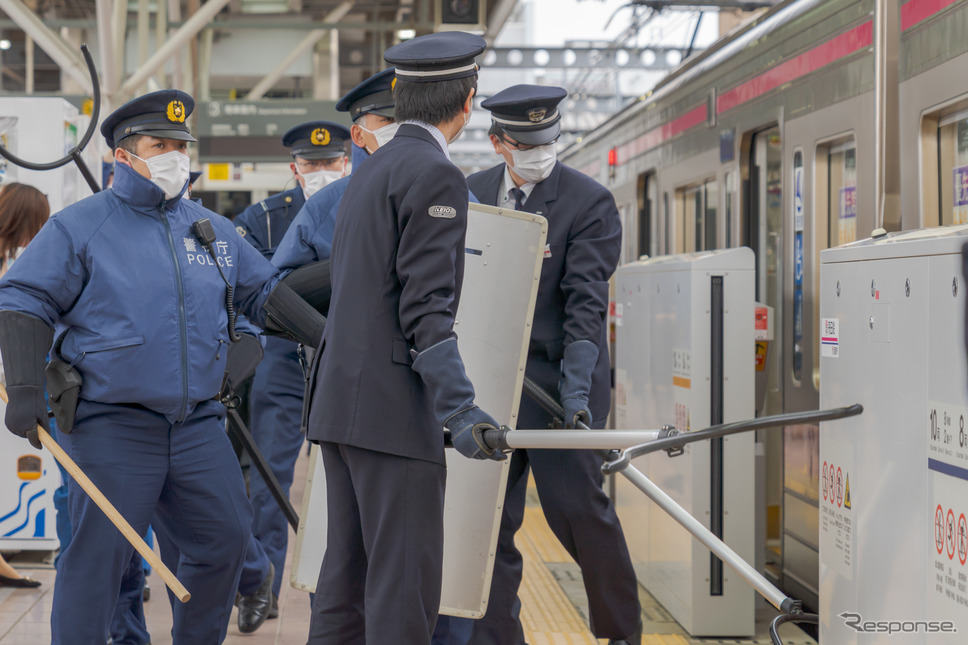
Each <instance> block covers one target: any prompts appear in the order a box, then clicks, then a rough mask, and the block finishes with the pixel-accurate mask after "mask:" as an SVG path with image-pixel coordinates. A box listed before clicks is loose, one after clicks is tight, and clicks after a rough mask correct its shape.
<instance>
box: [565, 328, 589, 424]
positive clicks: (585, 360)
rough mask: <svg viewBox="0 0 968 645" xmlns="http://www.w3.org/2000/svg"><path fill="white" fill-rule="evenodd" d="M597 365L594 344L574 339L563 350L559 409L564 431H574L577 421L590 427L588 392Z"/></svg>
mask: <svg viewBox="0 0 968 645" xmlns="http://www.w3.org/2000/svg"><path fill="white" fill-rule="evenodd" d="M597 362H598V345H596V344H595V343H593V342H592V341H590V340H576V341H575V342H573V343H571V344H570V345H568V346H567V347H565V355H564V358H562V360H561V383H560V384H559V388H558V390H559V393H560V394H561V407H562V408H564V411H565V418H564V423H565V427H566V428H577V427H578V422H579V421H581V422H582V423H584V424H585V425H586V426H591V424H592V413H591V410H589V409H588V395H589V393H590V392H591V389H592V373H593V372H594V371H595V364H596V363H597Z"/></svg>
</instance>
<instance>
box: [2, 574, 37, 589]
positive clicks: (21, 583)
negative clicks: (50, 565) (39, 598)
mask: <svg viewBox="0 0 968 645" xmlns="http://www.w3.org/2000/svg"><path fill="white" fill-rule="evenodd" d="M39 586H40V581H38V580H31V579H30V578H27V577H23V578H8V577H7V576H0V587H20V588H23V589H32V588H34V587H39Z"/></svg>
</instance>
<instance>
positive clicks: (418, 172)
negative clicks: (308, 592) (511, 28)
mask: <svg viewBox="0 0 968 645" xmlns="http://www.w3.org/2000/svg"><path fill="white" fill-rule="evenodd" d="M484 46H485V44H484V40H483V39H482V38H480V37H478V36H473V35H471V34H466V33H462V32H444V33H435V34H430V35H427V36H421V37H419V38H415V39H413V40H409V41H406V42H404V43H401V44H399V45H396V46H394V47H391V48H390V49H389V50H387V52H386V53H385V55H384V58H385V59H386V60H387V62H388V63H390V64H392V65H394V66H395V67H396V80H395V83H394V85H393V87H394V100H395V103H396V109H395V112H396V120H397V122H398V123H400V124H401V125H400V129H399V130H398V131H397V134H396V136H395V137H394V138H393V139H391V140H390V141H389V142H388V143H386V144H385V145H383V146H382V147H381V148H380V149H379V150H377V151H376V152H374V153H373V155H372V156H371V157H370V159H369V160H367V162H366V163H365V164H363V165H362V166H361V167H360V168H359V169H358V170H356V171H355V172H354V173H353V176H352V178H351V179H350V183H349V186H348V187H347V189H346V192H345V193H344V194H343V199H342V201H341V203H340V207H339V214H338V216H337V218H336V230H335V234H334V238H333V249H332V256H331V262H332V265H331V269H332V278H333V291H332V299H331V302H330V309H329V312H330V316H329V319H328V322H327V325H326V330H325V332H324V339H323V342H322V346H321V347H320V352H321V360H320V361H319V363H318V367H317V370H316V372H315V385H311V387H312V388H313V390H312V391H313V395H312V399H311V402H310V409H309V438H310V439H311V440H313V441H317V442H319V444H320V453H321V454H322V457H323V464H324V466H325V470H326V494H327V516H328V522H327V548H326V555H325V557H324V559H323V564H322V567H321V569H320V574H319V582H318V584H317V587H316V596H315V600H314V603H313V615H312V621H311V624H310V635H309V642H310V643H313V644H326V645H363V644H364V643H369V644H371V645H372V644H374V643H379V644H381V645H382V644H385V643H394V644H401V645H427V644H428V643H429V642H430V638H431V633H432V631H433V628H434V623H435V622H436V619H437V609H438V606H439V604H440V588H441V567H442V560H443V503H444V482H445V478H446V466H445V461H444V440H443V439H444V437H443V428H445V427H446V428H447V429H449V430H450V432H451V436H452V439H453V443H454V446H455V448H457V450H459V451H460V452H461V453H462V454H464V455H466V456H468V457H472V458H478V459H486V458H488V457H491V458H496V459H501V458H503V457H504V456H503V455H501V454H500V453H496V452H495V451H493V450H491V449H489V448H488V447H487V445H486V444H485V443H484V441H483V438H482V436H481V433H482V431H483V430H484V429H488V428H494V427H496V426H497V422H496V421H495V420H494V419H492V418H491V417H490V416H489V415H488V414H486V413H484V412H483V411H482V410H481V409H480V408H478V407H477V406H476V405H475V404H474V388H473V386H472V385H471V383H470V381H469V379H468V378H467V376H466V373H465V371H464V365H463V362H462V360H461V356H460V354H459V352H458V350H457V339H456V337H455V335H454V330H453V325H454V314H455V312H456V310H457V305H458V301H459V298H460V287H461V282H462V279H463V270H464V236H465V230H466V220H467V203H468V194H467V183H466V181H465V180H464V177H463V175H462V174H461V172H460V170H458V168H457V167H456V166H455V165H453V164H452V163H451V162H450V159H449V156H448V151H447V146H448V143H449V142H450V141H453V140H454V139H456V138H457V136H459V135H460V132H461V131H462V130H463V127H464V125H465V124H466V123H467V120H468V119H469V118H470V113H471V108H472V101H473V97H474V93H475V91H476V85H477V69H478V68H477V65H476V63H475V62H474V58H475V57H476V56H478V55H480V54H481V53H482V52H483V51H484Z"/></svg>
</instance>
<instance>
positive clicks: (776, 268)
mask: <svg viewBox="0 0 968 645" xmlns="http://www.w3.org/2000/svg"><path fill="white" fill-rule="evenodd" d="M744 149H745V150H746V151H747V152H746V155H745V156H744V161H743V163H744V167H743V169H742V170H743V178H744V180H743V181H744V191H745V192H746V194H747V199H745V200H744V202H743V203H744V208H743V212H742V217H743V222H742V225H741V228H740V230H741V231H742V233H743V241H744V243H745V244H746V245H747V246H749V247H750V248H751V249H753V253H755V254H756V299H757V301H759V302H762V303H765V304H767V305H769V306H770V307H772V308H773V317H774V321H773V324H774V329H777V330H780V329H783V328H784V327H783V322H784V321H783V270H782V269H783V261H782V260H783V257H782V256H783V239H784V237H783V199H782V197H783V158H782V150H783V146H782V141H781V139H780V129H779V128H776V127H773V128H769V129H767V130H761V131H759V132H755V133H752V134H751V135H750V139H749V146H748V147H745V146H744ZM782 365H783V343H782V342H775V343H774V344H773V347H771V348H770V352H769V355H768V356H767V359H766V365H765V371H766V386H765V388H766V389H765V392H764V394H763V396H764V398H763V399H762V400H758V401H757V409H758V411H759V412H760V413H762V414H777V413H779V412H781V411H782V410H783V373H782V371H781V366H782Z"/></svg>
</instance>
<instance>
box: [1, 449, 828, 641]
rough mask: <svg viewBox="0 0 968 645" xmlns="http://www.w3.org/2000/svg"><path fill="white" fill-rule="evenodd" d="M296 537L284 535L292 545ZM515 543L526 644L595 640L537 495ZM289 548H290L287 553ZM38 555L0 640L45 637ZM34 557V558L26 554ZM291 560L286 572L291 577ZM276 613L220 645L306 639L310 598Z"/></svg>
mask: <svg viewBox="0 0 968 645" xmlns="http://www.w3.org/2000/svg"><path fill="white" fill-rule="evenodd" d="M307 462H308V459H307V458H306V457H305V455H303V456H302V457H301V458H300V459H299V461H298V462H297V465H296V469H297V471H296V478H295V481H296V484H295V485H294V487H293V490H292V501H293V505H294V506H295V507H296V508H299V507H300V500H301V498H302V492H303V490H302V488H303V483H304V482H305V480H306V468H307ZM255 476H258V475H255ZM294 539H295V536H294V535H292V534H290V546H291V545H292V540H294ZM518 542H519V544H518V546H519V548H520V549H521V551H522V553H523V555H524V582H523V584H522V589H521V600H522V605H523V610H522V616H521V619H522V622H523V624H524V628H525V633H526V636H527V638H528V642H529V643H530V645H579V644H581V645H584V644H589V645H593V644H595V643H605V641H603V640H598V641H596V640H595V638H594V637H593V636H592V635H591V633H590V632H589V631H588V618H587V602H586V600H585V594H584V589H583V587H582V583H581V572H580V570H579V569H578V566H577V565H576V564H575V563H574V561H573V560H572V559H571V558H570V557H569V555H568V553H567V552H566V551H565V550H564V549H563V548H562V547H561V545H560V544H559V543H558V541H557V540H556V539H555V537H554V535H553V534H552V533H551V530H550V529H549V528H548V525H547V523H545V521H544V517H543V516H542V515H541V509H540V506H539V505H538V500H537V496H536V495H534V494H533V493H532V496H531V498H530V499H529V507H528V510H527V513H526V517H525V521H524V527H523V529H522V531H521V532H520V533H519V535H518ZM290 552H291V550H290ZM36 555H37V554H29V553H21V554H17V555H14V556H12V557H10V558H8V559H9V561H10V562H11V564H13V565H14V566H15V567H16V568H17V569H18V570H21V571H22V572H24V573H26V574H29V575H30V576H31V577H32V578H34V579H36V580H40V581H41V582H43V585H42V586H41V587H39V588H37V589H10V588H7V587H0V645H40V644H42V643H49V642H50V623H49V619H50V609H51V598H52V596H53V594H52V591H53V587H54V584H55V579H54V577H55V576H54V569H53V568H52V567H51V566H50V564H47V563H44V562H38V561H36V559H35V557H36ZM31 556H34V557H31ZM288 569H289V563H287V565H286V574H285V577H284V578H283V579H284V580H288V578H289V571H288ZM148 582H149V584H150V586H151V593H152V597H151V600H150V601H149V602H148V603H147V604H146V605H145V614H146V616H147V621H148V629H149V631H150V633H151V634H152V643H153V644H154V645H171V642H172V641H171V635H170V630H171V611H170V609H169V606H168V602H167V598H166V596H165V590H164V585H163V584H162V583H161V581H160V579H159V578H158V577H157V576H149V578H148ZM639 591H640V597H641V600H642V617H643V621H644V625H645V633H646V635H645V636H643V638H642V644H643V645H686V644H691V643H697V644H698V643H702V644H704V645H712V644H716V643H747V644H754V643H756V644H766V645H768V644H769V643H770V639H769V636H768V631H767V630H768V625H769V620H770V619H771V618H772V617H773V616H774V615H775V613H774V612H773V611H772V608H771V607H769V606H768V605H767V604H766V603H765V602H762V601H760V605H758V607H759V608H758V611H757V618H758V620H757V637H756V638H755V639H749V640H737V639H728V640H718V639H708V638H707V639H696V640H694V639H691V638H689V637H688V636H686V635H685V632H683V630H682V629H681V628H680V627H679V625H678V624H676V622H675V621H674V620H673V619H672V617H671V616H669V614H668V613H667V612H666V611H665V610H664V609H663V608H662V606H661V605H660V604H659V603H658V602H656V601H655V599H654V598H652V596H651V595H650V594H649V593H648V592H647V591H646V590H645V589H642V588H641V587H640V590H639ZM279 604H280V616H279V618H278V619H277V620H271V621H267V622H266V623H265V625H263V626H262V628H260V629H259V630H258V631H257V632H256V633H254V634H241V633H240V632H239V631H238V627H237V623H236V616H235V613H234V612H233V615H232V622H231V623H230V625H229V631H228V637H227V638H226V640H225V643H226V645H275V644H285V645H298V644H301V643H304V642H305V639H306V634H307V633H308V629H309V596H308V595H307V594H306V593H304V592H301V591H297V590H295V589H292V588H291V587H289V586H287V585H283V588H282V597H281V598H280V603H279ZM781 635H782V636H783V637H784V638H783V641H784V643H785V644H788V645H812V644H814V643H816V641H814V640H813V639H812V638H809V637H808V636H806V635H805V634H804V633H803V632H802V631H800V630H799V629H798V628H797V627H795V626H793V625H784V626H783V627H781Z"/></svg>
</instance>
